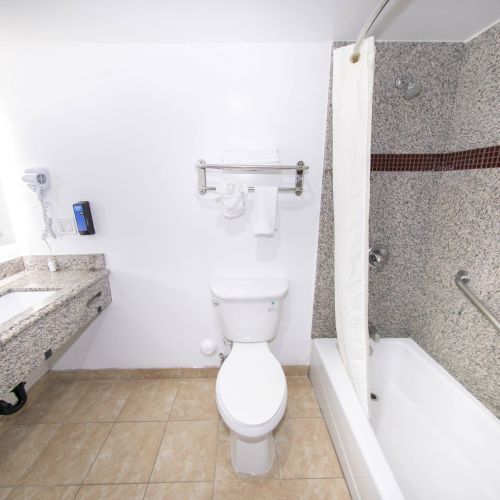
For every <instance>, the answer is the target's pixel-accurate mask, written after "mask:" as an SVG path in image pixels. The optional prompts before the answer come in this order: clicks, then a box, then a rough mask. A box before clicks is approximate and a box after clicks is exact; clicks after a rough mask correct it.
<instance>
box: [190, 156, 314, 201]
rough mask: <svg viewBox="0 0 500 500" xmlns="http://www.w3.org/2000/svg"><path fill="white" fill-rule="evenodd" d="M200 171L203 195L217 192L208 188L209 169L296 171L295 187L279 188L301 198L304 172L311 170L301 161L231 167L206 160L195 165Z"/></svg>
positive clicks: (199, 190) (248, 171) (245, 171)
mask: <svg viewBox="0 0 500 500" xmlns="http://www.w3.org/2000/svg"><path fill="white" fill-rule="evenodd" d="M195 168H197V169H198V192H199V193H200V194H201V195H204V194H206V193H207V191H215V189H216V188H215V186H207V169H212V170H223V171H230V172H235V173H236V172H240V173H258V174H262V173H269V172H279V171H282V170H294V171H295V186H293V187H278V191H284V192H294V193H295V194H296V195H297V196H300V195H301V194H302V193H303V192H304V172H305V171H307V170H309V167H308V166H307V165H304V162H303V161H299V162H298V163H297V165H245V164H241V165H231V164H223V163H205V161H204V160H199V161H198V163H197V164H196V165H195ZM248 190H249V191H254V190H255V188H254V187H252V186H249V187H248Z"/></svg>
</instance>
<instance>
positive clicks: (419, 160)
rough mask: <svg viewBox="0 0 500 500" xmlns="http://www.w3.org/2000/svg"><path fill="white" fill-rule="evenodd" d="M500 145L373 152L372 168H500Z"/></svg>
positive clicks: (420, 169) (387, 170)
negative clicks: (421, 151) (420, 151)
mask: <svg viewBox="0 0 500 500" xmlns="http://www.w3.org/2000/svg"><path fill="white" fill-rule="evenodd" d="M499 167H500V146H491V147H489V148H478V149H469V150H468V151H457V152H455V153H437V154H427V153H424V154H373V155H372V158H371V169H372V171H376V172H415V171H431V172H437V171H441V170H467V169H473V168H499Z"/></svg>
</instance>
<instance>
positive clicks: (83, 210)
mask: <svg viewBox="0 0 500 500" xmlns="http://www.w3.org/2000/svg"><path fill="white" fill-rule="evenodd" d="M73 212H74V213H75V220H76V227H77V228H78V232H79V233H80V234H95V229H94V221H93V220H92V212H91V211H90V203H89V202H88V201H79V202H78V203H74V204H73Z"/></svg>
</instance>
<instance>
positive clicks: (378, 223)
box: [369, 172, 436, 337]
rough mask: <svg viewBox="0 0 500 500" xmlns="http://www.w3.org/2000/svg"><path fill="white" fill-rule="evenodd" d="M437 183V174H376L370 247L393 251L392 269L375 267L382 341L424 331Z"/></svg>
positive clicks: (373, 315)
mask: <svg viewBox="0 0 500 500" xmlns="http://www.w3.org/2000/svg"><path fill="white" fill-rule="evenodd" d="M435 180H436V177H435V173H434V172H372V174H371V198H370V243H371V244H379V245H382V246H385V247H386V248H387V249H388V250H389V253H390V258H389V264H388V266H387V267H385V268H384V269H382V270H381V271H375V270H373V269H370V282H369V318H370V321H371V322H372V323H373V324H374V325H375V326H376V328H377V331H378V333H379V334H380V335H381V336H382V337H408V336H409V335H410V334H411V333H416V332H418V331H419V330H420V329H421V328H422V321H423V315H422V306H423V302H422V301H423V286H424V282H423V279H424V265H425V257H424V256H425V255H426V249H427V248H428V246H429V241H430V221H431V205H432V200H433V197H434V196H435Z"/></svg>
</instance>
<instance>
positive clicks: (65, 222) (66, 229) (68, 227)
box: [56, 217, 76, 236]
mask: <svg viewBox="0 0 500 500" xmlns="http://www.w3.org/2000/svg"><path fill="white" fill-rule="evenodd" d="M56 233H57V234H58V235H59V236H67V235H72V234H76V226H75V221H74V219H73V218H72V217H58V218H57V219H56Z"/></svg>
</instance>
